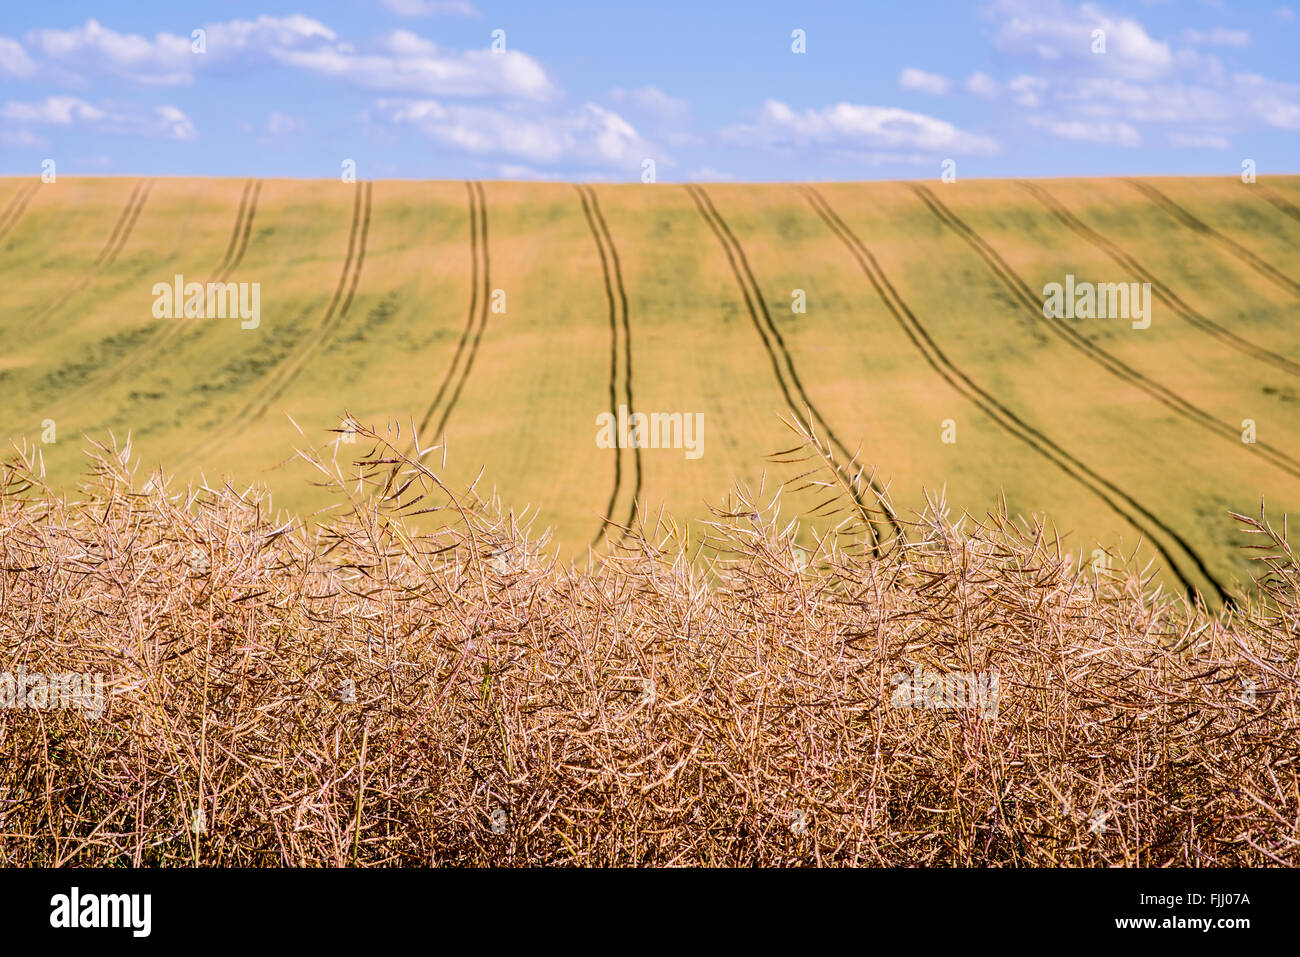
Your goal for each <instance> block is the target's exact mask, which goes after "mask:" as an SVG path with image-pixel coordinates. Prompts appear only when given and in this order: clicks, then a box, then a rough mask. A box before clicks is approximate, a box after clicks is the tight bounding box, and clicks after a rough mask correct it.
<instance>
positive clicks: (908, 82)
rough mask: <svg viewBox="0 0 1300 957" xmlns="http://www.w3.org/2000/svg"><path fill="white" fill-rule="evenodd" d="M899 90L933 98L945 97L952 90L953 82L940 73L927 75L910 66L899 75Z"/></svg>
mask: <svg viewBox="0 0 1300 957" xmlns="http://www.w3.org/2000/svg"><path fill="white" fill-rule="evenodd" d="M898 88H899V89H900V90H911V91H915V92H918V93H929V94H931V95H933V96H943V95H944V94H945V93H947V92H948V91H949V90H950V89H952V82H951V81H950V80H949V79H948V78H947V77H946V76H941V75H939V74H938V73H926V72H925V71H924V70H918V69H917V68H916V67H913V66H909V67H906V68H904V69H903V71H902V72H901V73H899V74H898Z"/></svg>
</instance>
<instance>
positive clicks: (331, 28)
mask: <svg viewBox="0 0 1300 957" xmlns="http://www.w3.org/2000/svg"><path fill="white" fill-rule="evenodd" d="M1292 2H1296V3H1297V8H1296V9H1292V8H1290V7H1287V6H1285V5H1283V4H1280V3H1278V2H1265V3H1258V4H1227V3H1215V2H1205V0H1164V2H1156V0H1148V2H1133V3H1123V4H1121V3H1113V4H1112V3H1098V4H1093V3H1083V4H1078V3H1070V2H1057V0H1038V2H1028V0H989V2H972V3H944V2H938V3H913V2H904V3H899V2H889V3H850V2H840V3H825V2H815V0H810V2H800V3H761V2H757V3H739V2H735V3H733V2H718V3H710V4H701V3H688V2H682V3H678V2H671V0H661V2H656V3H643V4H631V3H611V2H609V0H604V2H588V0H569V2H565V3H562V4H547V3H537V2H495V0H351V2H347V3H343V2H320V0H314V2H313V0H302V2H293V0H290V2H284V3H276V2H269V0H261V2H244V0H211V2H206V3H189V4H186V3H176V2H164V0H158V2H155V0H132V2H131V3H107V2H103V0H101V2H98V3H94V2H65V3H59V2H53V3H40V4H36V3H17V2H11V3H7V4H5V6H4V7H3V9H0V173H4V174H34V173H38V172H39V171H40V168H41V163H42V161H43V160H45V159H47V158H50V159H54V160H55V161H56V163H57V168H58V172H59V173H61V174H150V175H204V176H248V175H257V176H297V177H335V176H337V175H338V174H339V171H340V164H341V163H342V161H343V160H344V159H353V160H355V161H356V163H357V171H358V175H359V176H360V177H362V178H393V177H400V178H413V179H423V178H467V177H477V178H512V179H513V178H519V179H526V178H536V179H560V180H572V179H584V180H609V181H639V180H640V179H641V177H642V171H643V169H644V162H645V160H647V159H651V160H653V161H654V163H655V172H656V175H657V178H658V180H660V181H682V180H730V179H734V180H741V181H745V180H757V181H763V180H799V179H807V180H814V179H880V178H900V177H901V178H919V177H927V176H937V175H938V174H939V170H940V166H941V164H942V163H943V161H944V160H945V159H952V160H955V162H956V164H957V170H958V174H959V175H960V176H963V177H968V176H1079V175H1114V174H1122V173H1199V174H1234V173H1237V172H1239V171H1240V169H1241V163H1242V161H1243V160H1244V159H1247V158H1249V159H1253V160H1254V161H1255V162H1256V164H1257V165H1258V169H1259V172H1260V174H1262V175H1267V174H1268V173H1276V172H1293V173H1294V172H1300V2H1297V0H1292ZM548 8H549V9H548ZM198 29H201V30H203V31H204V34H203V39H204V46H205V50H204V52H195V50H194V46H195V43H194V40H193V31H195V30H198ZM796 30H799V31H803V37H804V46H805V52H802V53H797V52H795V51H794V49H793V47H794V46H795V45H796V40H795V39H793V34H794V32H795V31H796ZM1098 30H1101V31H1103V32H1104V40H1105V50H1104V52H1096V51H1094V46H1096V45H1097V41H1096V39H1095V31H1098ZM495 31H502V33H495ZM494 36H495V37H496V38H497V43H496V46H497V47H498V49H495V50H494V49H493V45H494ZM502 46H503V47H504V49H501V47H502Z"/></svg>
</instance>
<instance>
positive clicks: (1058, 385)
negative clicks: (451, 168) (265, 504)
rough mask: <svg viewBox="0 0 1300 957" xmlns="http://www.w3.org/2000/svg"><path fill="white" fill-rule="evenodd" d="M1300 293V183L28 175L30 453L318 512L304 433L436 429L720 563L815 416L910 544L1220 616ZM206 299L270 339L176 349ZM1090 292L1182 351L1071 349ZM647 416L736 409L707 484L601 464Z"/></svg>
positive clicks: (9, 282)
mask: <svg viewBox="0 0 1300 957" xmlns="http://www.w3.org/2000/svg"><path fill="white" fill-rule="evenodd" d="M1298 265H1300V178H1297V177H1292V178H1286V177H1281V178H1268V180H1267V181H1266V182H1261V183H1258V184H1253V185H1244V184H1242V183H1241V182H1239V181H1238V180H1235V179H1232V178H1222V179H1213V180H1211V179H1192V178H1187V179H1152V180H1118V179H1116V180H1060V181H1052V180H1043V181H1032V182H1020V181H1010V180H1005V181H969V182H961V183H957V184H940V183H930V184H922V183H902V182H885V183H869V184H862V183H857V184H849V183H835V184H830V183H828V184H817V185H815V186H814V185H805V186H799V185H793V184H790V185H763V186H732V185H707V186H679V185H655V186H644V185H618V186H609V185H600V186H581V187H578V186H574V185H571V184H541V183H515V182H483V183H479V182H474V183H462V182H386V181H381V182H374V183H358V184H350V185H345V184H341V183H335V182H324V181H301V180H249V181H243V180H198V179H167V178H160V179H151V180H143V179H90V178H85V179H79V178H60V179H59V180H58V182H57V183H55V184H49V185H41V184H38V183H34V182H33V181H31V180H26V179H24V180H18V179H7V180H2V181H0V272H2V273H3V277H4V289H5V293H4V295H3V297H0V330H2V332H3V337H4V349H3V352H2V353H0V423H2V424H3V427H4V431H5V434H6V436H7V437H8V438H9V439H10V440H11V441H22V440H24V439H25V440H26V441H28V442H29V443H36V444H38V445H39V446H40V448H41V450H42V452H43V454H44V458H45V463H46V467H47V470H48V474H49V476H50V477H51V478H52V479H53V481H54V483H55V484H56V485H59V486H62V487H66V488H72V487H73V485H74V483H75V480H76V478H77V475H78V473H79V470H81V469H82V467H83V462H84V457H83V455H82V449H83V448H84V447H85V440H84V439H83V438H82V434H83V433H85V434H87V435H90V436H92V437H94V438H98V439H102V438H104V437H105V436H106V435H107V434H108V432H109V431H112V432H114V433H115V434H116V435H117V436H118V437H119V438H124V437H125V436H126V435H127V433H130V435H131V436H132V439H133V443H134V451H135V452H136V453H137V454H138V455H139V456H140V458H141V461H142V468H144V469H146V470H147V469H152V468H154V467H156V466H158V465H162V466H163V467H165V468H166V469H167V470H168V471H169V472H174V473H175V474H176V475H178V476H179V477H180V478H182V479H185V480H189V479H197V478H198V477H199V476H200V475H201V474H202V475H206V476H207V478H208V480H209V481H210V482H211V481H214V480H215V479H216V477H217V476H221V475H227V474H228V475H231V476H233V477H235V478H236V479H237V480H238V481H239V482H245V483H246V482H252V481H258V482H265V483H266V484H268V485H269V486H270V487H271V488H272V489H273V491H274V494H275V503H276V505H277V506H280V507H284V508H287V509H291V510H294V511H297V512H300V513H304V514H305V513H308V512H310V511H311V510H312V509H313V508H315V507H317V506H318V505H320V504H321V502H322V501H323V498H322V497H321V496H320V493H319V492H318V490H317V489H316V488H315V487H314V486H312V485H311V484H310V483H311V480H312V473H311V472H310V470H309V469H308V468H307V466H306V465H305V464H303V463H302V462H298V461H293V460H292V459H291V456H292V452H293V448H294V446H295V444H301V442H302V439H301V437H300V436H299V435H298V434H297V432H296V430H295V428H294V426H293V424H292V423H291V422H290V420H289V418H287V417H286V416H291V417H292V419H293V420H294V421H296V422H297V423H298V424H299V425H301V426H302V428H303V429H304V430H305V431H306V432H307V434H308V436H309V437H310V438H311V439H312V440H313V441H314V442H316V443H317V444H318V445H321V446H323V445H324V444H325V443H327V442H330V441H333V440H335V438H336V437H335V436H334V435H331V434H330V433H328V432H326V431H325V430H326V429H329V428H337V427H338V426H339V424H340V422H341V416H342V415H343V413H344V410H348V411H350V412H351V414H352V415H353V416H354V417H355V418H356V419H357V420H359V421H361V422H363V423H365V424H367V425H371V424H373V425H375V426H376V427H377V428H380V429H382V428H384V427H386V426H387V425H388V424H389V423H394V424H395V423H398V422H400V423H401V426H402V434H403V437H404V438H405V437H406V436H407V435H409V431H410V425H411V423H415V425H416V426H418V427H419V429H420V434H421V438H422V444H423V445H426V446H427V445H431V444H433V443H434V442H435V441H436V440H438V439H439V438H440V437H442V436H444V435H445V437H446V449H445V455H446V467H445V470H444V474H445V479H446V480H448V481H449V484H463V483H466V482H469V481H471V480H473V479H474V477H475V476H476V475H477V474H478V473H479V472H480V470H482V473H483V477H482V479H481V484H480V489H481V490H482V491H484V492H488V491H492V490H493V489H495V490H496V491H497V493H498V494H499V495H500V496H501V498H502V500H503V501H505V502H506V503H508V504H510V505H511V506H513V507H514V508H515V509H516V510H517V511H520V512H522V511H523V509H524V508H525V507H529V508H530V509H531V510H532V511H530V513H529V514H530V515H531V514H536V516H537V526H536V527H537V528H538V529H539V530H540V528H542V527H551V528H553V529H554V531H555V542H556V544H557V545H559V546H560V547H561V549H562V550H563V552H564V553H566V554H573V555H577V554H580V553H581V551H582V549H583V548H584V547H585V546H587V545H588V544H589V543H596V544H598V545H599V544H601V543H603V542H605V541H608V540H610V539H616V538H617V534H616V532H617V526H618V525H626V524H627V523H628V521H629V516H630V515H632V514H633V511H634V509H635V508H636V506H637V505H638V504H639V505H640V507H641V509H642V510H643V511H644V512H646V513H648V514H650V515H652V516H653V514H654V513H656V512H657V511H658V510H659V509H660V508H661V507H663V508H665V509H666V510H667V511H668V512H670V513H671V514H673V515H674V516H676V517H678V518H682V519H688V520H690V521H691V522H692V523H694V527H695V531H694V533H693V534H694V535H695V537H698V535H699V526H698V523H699V522H700V521H702V520H707V518H708V517H709V512H708V508H707V503H717V502H719V501H720V499H721V498H722V496H723V495H724V494H725V492H726V490H727V489H728V488H730V487H731V485H732V484H733V483H734V482H736V481H741V482H746V483H749V484H750V485H751V486H753V487H755V488H757V487H758V486H759V484H760V483H762V482H764V481H765V482H766V488H767V496H766V497H770V496H771V495H773V494H775V493H776V491H777V488H778V486H779V485H780V483H781V481H782V480H784V479H787V478H790V477H791V476H792V474H793V471H792V470H791V469H790V468H788V467H782V466H777V465H773V464H772V463H771V462H769V461H768V460H767V458H766V457H767V456H768V455H769V454H770V453H773V452H777V451H779V450H782V449H786V448H789V447H790V446H792V445H794V444H796V443H795V439H794V438H793V436H792V435H791V433H790V431H789V429H788V428H787V427H786V426H785V425H783V424H782V422H781V420H780V417H781V416H782V415H784V416H787V417H789V416H797V417H798V418H800V419H801V420H803V421H805V422H806V423H807V424H809V425H810V426H811V427H813V428H814V429H815V430H816V432H817V433H818V435H820V436H823V437H824V438H825V439H826V441H827V443H828V445H829V446H830V447H831V448H832V449H833V450H834V452H835V454H836V456H837V457H839V458H841V459H843V460H848V459H849V458H851V457H852V456H853V455H854V454H855V453H857V454H859V457H860V461H862V462H864V463H866V465H867V466H868V467H874V468H875V469H876V474H877V480H878V483H879V484H880V485H881V486H888V487H889V490H890V494H891V496H892V499H893V502H894V507H895V509H896V511H897V514H898V516H899V520H900V521H906V520H907V519H908V518H909V517H910V516H911V514H912V512H913V510H917V509H919V508H920V507H921V504H922V502H923V490H925V489H930V490H939V489H943V490H945V493H946V500H947V503H948V505H949V506H950V507H951V508H952V509H953V510H954V511H960V510H962V509H969V510H970V511H972V512H974V513H976V514H982V513H984V512H985V511H987V510H988V509H990V508H991V507H993V505H994V504H995V501H996V499H997V497H998V496H999V495H1004V496H1005V499H1006V502H1007V506H1008V508H1009V510H1010V511H1011V513H1012V514H1023V515H1031V514H1046V515H1047V516H1049V517H1050V519H1051V520H1052V521H1053V522H1054V523H1055V524H1056V525H1057V526H1058V527H1059V528H1060V529H1061V531H1062V532H1065V533H1068V537H1067V539H1066V544H1067V546H1068V547H1070V548H1071V549H1073V550H1075V551H1079V550H1082V551H1083V552H1084V553H1085V557H1086V558H1089V560H1090V554H1091V551H1092V549H1093V548H1094V547H1096V546H1097V545H1098V544H1100V545H1101V546H1104V547H1112V548H1116V549H1119V550H1122V551H1124V552H1125V553H1127V552H1129V551H1131V550H1132V549H1134V548H1135V547H1137V546H1138V543H1139V542H1142V543H1144V544H1143V554H1144V555H1147V556H1151V557H1155V558H1156V559H1157V560H1159V561H1160V563H1161V564H1162V565H1163V566H1164V567H1165V568H1166V581H1167V582H1168V583H1169V584H1170V585H1171V586H1179V587H1181V586H1190V587H1193V588H1196V589H1199V590H1201V591H1202V592H1203V593H1204V594H1206V595H1207V596H1208V597H1210V598H1211V599H1213V598H1214V597H1215V596H1217V595H1221V594H1222V592H1223V591H1224V590H1225V589H1229V588H1230V586H1232V585H1233V584H1234V583H1235V582H1237V581H1238V580H1241V579H1243V578H1245V577H1246V576H1247V572H1248V563H1247V560H1246V558H1245V557H1244V555H1243V554H1242V552H1241V551H1240V546H1241V545H1242V544H1243V543H1244V539H1243V536H1242V535H1241V534H1240V532H1239V530H1238V524H1237V523H1236V522H1235V521H1234V520H1233V519H1232V518H1231V517H1230V515H1229V514H1228V513H1229V511H1238V512H1248V513H1249V512H1253V511H1256V510H1257V509H1258V506H1259V502H1260V499H1261V498H1263V500H1264V501H1265V503H1266V505H1267V508H1268V511H1269V514H1270V516H1277V515H1278V514H1279V513H1281V512H1287V513H1293V512H1295V511H1296V510H1297V507H1300V281H1298V278H1300V269H1297V266H1298ZM176 274H180V275H183V276H184V277H185V281H186V282H191V281H195V282H201V283H206V282H209V281H229V282H234V283H258V284H260V321H259V322H258V323H257V325H256V328H241V321H240V319H239V318H238V317H232V318H155V316H154V314H153V311H152V309H153V305H154V299H155V294H154V292H153V291H152V290H153V287H154V284H155V283H166V284H170V283H171V282H172V279H173V276H174V275H176ZM1067 274H1070V275H1073V276H1075V277H1076V278H1077V279H1078V280H1079V281H1080V282H1094V283H1150V286H1151V314H1150V319H1151V321H1150V325H1149V328H1133V327H1132V325H1131V324H1130V322H1129V321H1128V320H1127V319H1121V318H1107V319H1097V318H1081V319H1072V318H1059V319H1056V318H1047V317H1045V316H1044V312H1043V289H1044V286H1045V285H1047V284H1048V283H1053V282H1057V283H1060V282H1064V280H1065V276H1066V275H1067ZM797 290H798V291H802V296H803V297H804V299H805V300H806V312H802V313H796V312H794V311H793V310H792V302H794V301H795V299H796V298H797V296H796V291H797ZM619 406H627V407H628V408H629V409H631V410H633V411H635V412H643V413H651V412H661V413H683V414H686V415H694V414H696V413H701V414H702V415H703V433H702V442H701V445H700V447H699V451H700V453H701V454H700V455H699V456H698V457H689V456H688V455H687V451H688V450H686V449H682V448H640V449H637V448H622V449H618V450H615V449H608V448H601V447H599V446H598V444H597V442H596V434H597V416H598V415H600V414H601V413H604V412H611V411H613V410H616V409H617V408H618V407H619ZM1246 420H1250V422H1251V423H1252V426H1251V428H1253V438H1254V441H1253V442H1246V441H1243V430H1244V429H1246V428H1247V426H1246ZM51 424H52V425H51ZM51 432H52V433H53V438H54V441H49V439H50V438H51ZM945 438H948V439H954V438H955V441H944V439H945ZM352 448H354V447H352V446H348V445H340V446H339V449H340V451H339V455H340V458H343V457H346V455H348V454H349V452H350V450H351V449H352ZM443 455H444V450H442V449H439V450H436V451H434V452H431V453H430V458H429V461H433V462H436V463H438V465H439V468H440V469H441V462H442V457H443ZM765 471H766V472H767V475H766V477H765V475H764V473H765ZM815 504H816V499H815V497H814V496H813V495H812V494H811V493H810V492H807V491H802V492H800V491H789V492H787V493H786V495H785V500H784V506H783V509H784V511H785V512H786V513H788V514H789V515H790V516H791V517H794V515H796V514H798V513H801V512H806V511H807V510H809V509H810V508H812V507H813V506H814V505H815ZM611 522H612V523H615V524H612V525H611V524H610V523H611ZM806 524H807V525H808V526H809V528H808V534H809V535H811V534H812V529H813V527H821V528H824V527H825V525H826V524H827V521H826V520H825V519H824V518H823V519H817V518H809V519H806ZM879 531H880V534H882V535H888V534H890V531H891V530H890V529H889V527H888V522H886V521H883V520H882V523H881V527H880V530H879Z"/></svg>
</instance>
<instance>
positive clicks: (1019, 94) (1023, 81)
mask: <svg viewBox="0 0 1300 957" xmlns="http://www.w3.org/2000/svg"><path fill="white" fill-rule="evenodd" d="M1007 90H1009V91H1010V93H1011V96H1012V99H1014V100H1015V101H1016V102H1017V103H1019V104H1020V105H1021V106H1028V107H1036V106H1038V105H1040V104H1041V103H1042V101H1043V94H1044V93H1046V92H1047V81H1046V80H1044V79H1043V78H1042V77H1041V76H1030V75H1029V74H1027V73H1022V74H1021V75H1020V76H1017V77H1013V78H1012V79H1011V82H1009V83H1008V84H1007Z"/></svg>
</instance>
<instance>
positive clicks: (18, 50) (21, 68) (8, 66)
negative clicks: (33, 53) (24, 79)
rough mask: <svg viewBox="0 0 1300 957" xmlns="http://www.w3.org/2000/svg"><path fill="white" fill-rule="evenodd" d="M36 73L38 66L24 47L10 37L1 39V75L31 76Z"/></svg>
mask: <svg viewBox="0 0 1300 957" xmlns="http://www.w3.org/2000/svg"><path fill="white" fill-rule="evenodd" d="M35 72H36V64H35V63H33V62H32V58H31V57H29V56H28V55H27V51H26V50H24V49H23V45H22V44H21V43H19V42H18V41H17V40H11V39H9V37H0V74H3V73H7V74H8V75H9V76H31V75H32V74H33V73H35Z"/></svg>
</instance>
